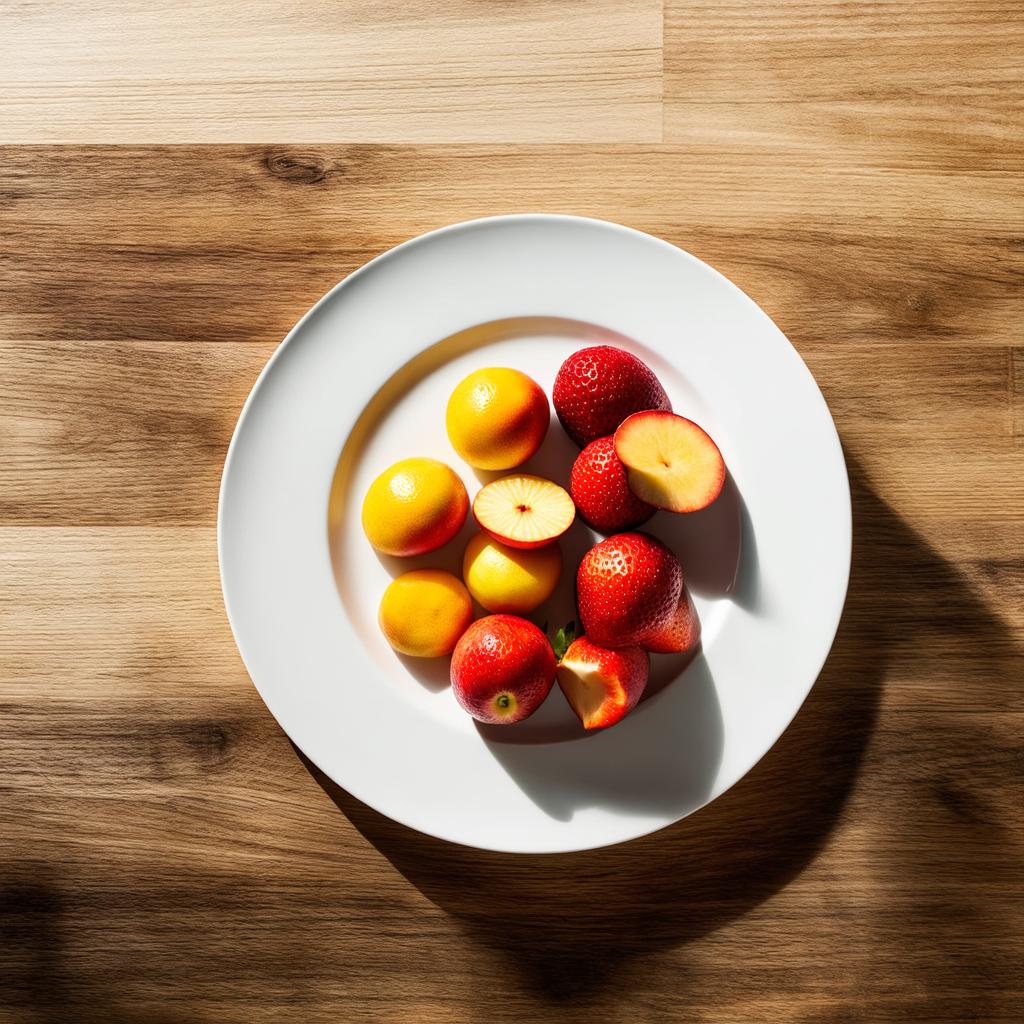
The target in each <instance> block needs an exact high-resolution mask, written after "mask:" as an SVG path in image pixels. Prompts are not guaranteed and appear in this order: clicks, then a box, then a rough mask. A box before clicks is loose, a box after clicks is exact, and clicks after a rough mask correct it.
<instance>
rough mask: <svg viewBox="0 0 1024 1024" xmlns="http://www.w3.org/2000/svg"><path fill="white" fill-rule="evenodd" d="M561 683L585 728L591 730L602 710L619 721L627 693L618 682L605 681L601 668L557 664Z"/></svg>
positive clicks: (563, 663)
mask: <svg viewBox="0 0 1024 1024" xmlns="http://www.w3.org/2000/svg"><path fill="white" fill-rule="evenodd" d="M558 685H559V686H560V687H561V689H562V693H564V694H565V699H566V700H567V701H568V702H569V706H570V707H571V708H572V709H573V711H575V712H576V715H577V717H578V718H579V720H580V721H581V722H582V723H583V728H584V729H592V728H594V727H595V724H596V723H597V721H598V720H599V716H600V715H601V713H602V712H603V711H610V713H611V714H613V715H614V716H615V718H616V720H618V718H620V717H621V714H619V712H621V711H622V710H623V709H624V708H625V706H626V694H625V692H624V691H623V689H622V687H621V686H619V685H618V682H617V681H612V682H611V683H610V684H609V681H608V680H606V679H605V678H604V677H603V676H602V675H601V671H600V669H598V668H597V666H595V665H590V664H572V663H570V662H565V661H563V662H562V664H561V665H559V666H558Z"/></svg>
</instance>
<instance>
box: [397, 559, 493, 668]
mask: <svg viewBox="0 0 1024 1024" xmlns="http://www.w3.org/2000/svg"><path fill="white" fill-rule="evenodd" d="M377 618H378V621H379V622H380V628H381V631H382V632H383V633H384V636H385V638H386V639H387V642H388V643H389V644H391V646H392V647H394V649H395V650H396V651H398V652H399V653H401V654H409V655H411V656H412V657H414V658H443V657H444V656H445V655H446V654H451V653H452V651H454V650H455V645H456V644H457V643H458V642H459V637H460V636H462V634H463V633H465V632H466V629H467V628H468V627H469V624H470V623H471V622H472V621H473V602H472V601H470V599H469V592H468V591H467V590H466V588H465V587H464V586H463V585H462V581H461V580H460V579H458V578H457V577H455V576H453V575H452V574H451V573H450V572H442V571H441V570H440V569H415V570H413V571H412V572H407V573H404V574H403V575H401V576H399V577H398V579H396V580H392V582H391V584H390V585H389V586H388V589H387V590H385V591H384V596H383V597H382V598H381V601H380V612H379V614H378V616H377Z"/></svg>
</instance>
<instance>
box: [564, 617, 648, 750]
mask: <svg viewBox="0 0 1024 1024" xmlns="http://www.w3.org/2000/svg"><path fill="white" fill-rule="evenodd" d="M650 669H651V659H650V657H649V656H648V654H647V652H646V651H645V650H643V649H642V648H640V647H620V648H615V649H613V648H609V647H601V646H599V645H598V644H595V643H594V642H593V641H592V640H591V639H590V638H589V637H586V636H582V637H580V638H579V639H578V640H574V641H573V642H572V643H571V644H570V645H569V648H568V650H567V651H566V652H565V654H564V655H563V657H562V660H561V661H560V662H559V664H558V672H557V676H556V678H557V679H558V685H559V687H560V688H561V690H562V692H563V693H564V694H565V699H566V700H567V701H568V703H569V706H570V707H571V708H572V709H573V711H574V712H576V715H577V717H578V718H579V719H580V722H581V723H582V725H583V728H584V729H587V730H590V729H607V728H608V727H609V726H611V725H615V723H616V722H621V721H622V719H623V718H625V717H626V715H628V714H629V713H630V711H632V710H633V708H635V707H636V706H637V704H638V703H639V701H640V698H641V697H642V696H643V692H644V689H645V688H646V686H647V679H648V677H649V675H650Z"/></svg>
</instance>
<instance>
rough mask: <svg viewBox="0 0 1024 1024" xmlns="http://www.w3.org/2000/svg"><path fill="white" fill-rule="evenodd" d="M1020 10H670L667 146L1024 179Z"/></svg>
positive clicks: (924, 4)
mask: <svg viewBox="0 0 1024 1024" xmlns="http://www.w3.org/2000/svg"><path fill="white" fill-rule="evenodd" d="M1022 55H1024V13H1022V9H1021V6H1020V4H1018V3H1014V2H1013V0H989V2H986V3H984V4H981V3H960V2H957V0H919V2H916V3H912V4H910V3H901V2H898V0H887V2H877V3H867V2H858V3H847V2H844V0H823V2H818V0H775V2H773V3H770V4H750V3H746V2H744V0H666V4H665V137H666V141H670V142H684V141H685V142H686V143H687V144H688V145H690V146H694V147H697V148H700V149H704V150H706V151H707V152H708V153H709V154H710V153H711V152H713V151H715V150H716V149H718V148H719V147H721V146H723V145H725V146H736V147H740V146H742V147H745V148H747V149H748V150H752V151H758V150H760V151H762V152H764V153H765V154H766V155H767V154H769V153H771V152H776V153H777V152H783V151H785V152H787V153H789V154H791V155H793V156H795V157H799V158H801V159H804V160H806V161H808V162H813V163H817V164H818V165H819V166H820V167H821V168H822V169H823V170H824V169H826V168H828V167H830V166H834V165H836V164H840V165H841V164H848V163H855V164H857V165H858V166H861V167H864V168H885V169H887V170H888V169H896V168H900V169H904V168H918V169H920V168H926V167H927V168H934V169H941V170H952V169H971V170H974V171H996V170H1018V171H1019V169H1020V167H1021V153H1020V142H1019V136H1020V131H1019V111H1018V110H1017V105H1018V103H1019V98H1020V83H1021V81H1022V75H1024V56H1022Z"/></svg>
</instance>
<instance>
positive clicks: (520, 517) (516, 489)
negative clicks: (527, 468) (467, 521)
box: [473, 473, 576, 548]
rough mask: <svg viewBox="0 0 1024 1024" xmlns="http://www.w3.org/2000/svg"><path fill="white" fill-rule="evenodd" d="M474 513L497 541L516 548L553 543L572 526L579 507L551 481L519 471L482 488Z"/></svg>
mask: <svg viewBox="0 0 1024 1024" xmlns="http://www.w3.org/2000/svg"><path fill="white" fill-rule="evenodd" d="M473 515H474V516H476V521H477V522H478V523H479V524H480V527H481V529H483V530H486V531H487V533H489V534H490V535H491V536H492V537H493V538H494V539H495V540H498V541H500V542H501V543H502V544H507V545H509V547H514V548H538V547H541V546H542V545H544V544H550V543H551V542H552V541H554V540H556V539H557V538H558V537H560V536H561V535H562V534H563V533H565V531H566V530H568V529H569V527H570V526H572V523H573V519H575V517H576V506H575V504H574V503H573V500H572V498H571V497H569V493H568V491H566V490H565V488H563V487H559V486H558V484H556V483H554V482H553V481H551V480H545V479H544V478H543V477H539V476H531V475H529V474H527V473H517V474H515V475H514V476H506V477H502V478H501V479H500V480H494V481H492V482H491V483H489V484H487V485H486V486H485V487H482V488H481V489H480V492H479V493H478V494H477V496H476V499H475V500H474V502H473Z"/></svg>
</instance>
